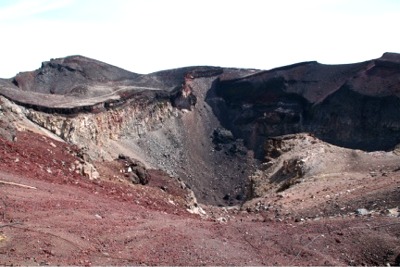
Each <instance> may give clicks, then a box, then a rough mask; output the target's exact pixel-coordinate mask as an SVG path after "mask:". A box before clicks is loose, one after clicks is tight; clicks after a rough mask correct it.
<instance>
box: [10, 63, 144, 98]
mask: <svg viewBox="0 0 400 267" xmlns="http://www.w3.org/2000/svg"><path fill="white" fill-rule="evenodd" d="M138 76H139V75H138V74H136V73H132V72H129V71H127V70H124V69H121V68H118V67H115V66H112V65H109V64H106V63H104V62H101V61H98V60H94V59H90V58H86V57H83V56H69V57H65V58H57V59H51V60H50V61H45V62H43V63H42V66H41V67H40V68H39V69H38V70H35V71H29V72H21V73H19V74H17V75H16V76H15V78H14V79H13V80H12V82H13V84H14V85H16V86H18V87H19V88H20V89H21V90H23V91H33V92H40V93H46V94H59V95H68V94H85V91H86V90H87V85H91V84H96V83H110V82H114V83H115V82H122V81H124V80H131V79H135V78H137V77H138Z"/></svg>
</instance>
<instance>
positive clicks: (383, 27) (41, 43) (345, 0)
mask: <svg viewBox="0 0 400 267" xmlns="http://www.w3.org/2000/svg"><path fill="white" fill-rule="evenodd" d="M399 25H400V1H398V0H0V31H1V35H2V38H1V41H0V48H1V49H0V60H1V64H0V77H3V78H9V77H11V76H14V75H15V74H16V73H17V72H19V71H28V70H34V69H37V68H39V67H40V64H41V62H42V61H47V60H49V59H50V58H57V57H65V56H68V55H83V56H87V57H91V58H94V59H98V60H101V61H104V62H107V63H110V64H113V65H116V66H119V67H122V68H125V69H127V70H130V71H133V72H138V73H148V72H153V71H158V70H163V69H169V68H177V67H183V66H192V65H213V66H225V67H243V68H259V69H270V68H274V67H279V66H283V65H288V64H292V63H296V62H300V61H311V60H316V61H318V62H321V63H326V64H337V63H352V62H360V61H364V60H368V59H372V58H377V57H380V56H381V55H382V54H383V53H384V52H400V34H399V30H398V28H399Z"/></svg>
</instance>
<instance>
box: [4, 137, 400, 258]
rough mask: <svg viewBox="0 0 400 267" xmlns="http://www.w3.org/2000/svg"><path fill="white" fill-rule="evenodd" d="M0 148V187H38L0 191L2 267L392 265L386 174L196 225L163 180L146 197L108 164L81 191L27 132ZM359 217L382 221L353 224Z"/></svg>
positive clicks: (145, 190)
mask: <svg viewBox="0 0 400 267" xmlns="http://www.w3.org/2000/svg"><path fill="white" fill-rule="evenodd" d="M0 141H1V142H0V156H1V157H0V170H1V172H0V180H2V181H8V182H14V183H18V184H23V185H28V186H32V187H35V188H36V189H29V188H24V187H20V186H14V185H10V184H0V192H1V194H0V200H1V202H0V222H1V223H0V264H1V265H57V264H60V265H65V264H67V265H72V264H77V265H125V264H129V265H139V264H143V265H383V264H387V263H389V264H392V265H393V264H395V263H397V264H399V261H400V259H399V258H400V256H399V253H400V242H399V240H400V239H399V238H400V221H399V218H398V217H395V216H388V214H384V212H383V211H384V210H385V209H392V208H395V207H397V206H398V205H399V199H398V196H399V195H400V188H399V186H400V179H399V178H398V173H397V171H395V170H391V171H390V172H386V174H385V176H382V175H379V176H371V175H370V176H365V177H363V178H364V179H363V184H361V182H360V181H361V180H357V179H355V178H354V180H352V181H351V182H350V183H351V184H352V185H354V190H352V191H351V194H347V195H346V196H345V197H341V198H340V199H339V198H333V200H332V199H330V198H329V199H328V197H326V195H331V196H334V194H335V193H339V192H341V191H342V190H343V188H344V187H343V186H342V184H343V182H344V181H345V180H346V176H345V175H343V174H342V175H338V176H337V177H336V179H331V180H330V181H329V183H325V184H324V186H322V183H319V184H318V183H316V187H313V188H312V189H311V186H310V185H311V184H310V183H312V182H309V184H307V183H300V184H299V185H298V186H299V187H296V186H295V187H291V188H289V189H288V190H285V191H284V192H282V193H278V194H275V195H274V196H271V198H270V199H269V201H270V203H269V204H270V205H269V208H264V209H261V210H258V211H256V210H252V209H251V208H250V205H249V208H248V209H246V207H243V208H242V209H241V208H240V207H239V206H236V207H229V208H220V207H212V206H204V207H203V208H204V210H205V211H206V212H207V216H203V217H201V216H199V215H193V214H190V213H189V212H188V211H187V210H186V207H185V205H184V204H185V200H184V195H183V191H182V190H181V189H180V188H179V185H178V184H177V183H173V182H171V181H170V180H169V179H167V178H166V176H165V174H164V173H163V172H161V171H157V170H154V171H151V178H152V179H151V183H150V184H149V185H148V186H142V185H131V184H129V183H128V182H127V181H125V180H124V179H123V177H122V176H121V175H120V173H119V169H118V168H119V166H118V164H117V163H116V162H110V163H107V164H103V165H102V166H100V167H99V168H98V169H99V171H100V175H101V179H99V180H94V181H90V180H89V179H87V178H85V177H82V176H80V175H78V174H76V173H74V172H73V171H71V170H70V169H69V168H70V166H71V163H73V162H74V161H76V160H77V158H76V156H74V154H73V153H71V152H70V151H74V148H73V147H70V146H69V145H67V144H65V143H61V142H57V141H55V140H52V139H50V138H45V137H43V136H40V135H37V134H33V133H30V132H19V133H18V134H17V139H16V142H10V141H6V140H3V139H2V140H0ZM98 165H100V163H98ZM300 186H304V187H305V188H302V187H300ZM161 187H163V189H161ZM296 188H297V189H298V190H296ZM311 191H313V192H311ZM314 191H315V192H314ZM312 195H314V196H315V197H314V198H313V197H312ZM322 195H323V196H322ZM255 201H256V200H255ZM376 203H378V204H376ZM253 204H254V205H255V207H256V206H257V203H253ZM374 204H375V205H374ZM259 205H261V204H259ZM343 205H345V209H344V210H342V214H339V213H340V212H339V211H340V210H341V208H342V206H343ZM375 206H377V208H374V207H375ZM251 207H254V206H251ZM358 208H366V209H369V210H373V209H376V210H379V211H382V212H371V213H369V214H368V215H356V214H355V213H354V210H355V209H358ZM287 210H290V211H289V214H287V213H288V211H287ZM321 211H323V213H322V214H321V213H320V212H321ZM343 214H344V215H343ZM316 215H318V216H316ZM396 257H397V259H396Z"/></svg>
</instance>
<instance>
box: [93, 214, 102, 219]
mask: <svg viewBox="0 0 400 267" xmlns="http://www.w3.org/2000/svg"><path fill="white" fill-rule="evenodd" d="M94 217H96V218H97V219H103V217H101V216H100V215H99V214H95V215H94Z"/></svg>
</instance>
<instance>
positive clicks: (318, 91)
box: [210, 54, 400, 158]
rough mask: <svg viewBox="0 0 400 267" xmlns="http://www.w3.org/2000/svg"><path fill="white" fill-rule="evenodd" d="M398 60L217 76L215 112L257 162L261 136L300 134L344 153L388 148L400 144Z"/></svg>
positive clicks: (389, 57)
mask: <svg viewBox="0 0 400 267" xmlns="http://www.w3.org/2000/svg"><path fill="white" fill-rule="evenodd" d="M399 57H400V56H399V55H397V54H385V55H384V56H383V57H382V58H380V59H377V60H373V61H367V62H363V63H358V64H349V65H321V64H319V63H316V62H306V63H300V64H295V65H291V66H287V67H283V68H278V69H274V70H270V71H261V72H258V73H256V74H252V75H249V76H245V77H242V78H237V79H232V78H230V77H229V78H224V77H223V76H221V80H220V83H219V86H218V87H217V89H216V92H215V95H216V96H217V97H219V100H218V101H219V102H218V103H219V104H217V105H214V109H215V112H216V113H217V114H221V115H220V117H221V121H223V122H224V126H225V127H227V128H229V129H231V130H232V131H233V132H234V133H235V135H237V136H238V137H241V138H244V139H245V143H246V145H247V146H248V147H249V148H250V149H254V150H256V151H257V155H258V156H259V157H260V158H262V156H263V151H262V149H259V148H260V147H261V144H262V143H263V141H264V140H265V138H266V137H271V136H279V135H285V134H292V133H300V132H310V133H313V134H315V135H316V136H318V137H319V138H320V139H322V140H325V141H327V142H330V143H332V144H336V145H340V146H345V147H348V148H357V149H364V150H370V151H371V150H382V149H383V150H387V149H391V148H393V147H394V146H395V145H396V144H398V143H399V142H400V135H399V128H398V123H399V121H400V113H399V107H400V105H399V104H400V102H399V101H400V100H399V97H398V96H399V92H400V91H399V90H400V81H399V78H398V77H399V65H398V64H399V63H398V60H399ZM214 98H215V97H214ZM210 100H211V98H210ZM213 101H214V102H215V101H216V100H215V99H214V100H213Z"/></svg>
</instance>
